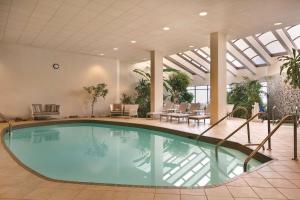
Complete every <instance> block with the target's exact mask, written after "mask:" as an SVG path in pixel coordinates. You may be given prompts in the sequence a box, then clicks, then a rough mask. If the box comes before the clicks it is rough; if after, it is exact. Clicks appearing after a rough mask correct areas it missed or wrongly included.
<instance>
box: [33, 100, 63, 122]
mask: <svg viewBox="0 0 300 200" xmlns="http://www.w3.org/2000/svg"><path fill="white" fill-rule="evenodd" d="M59 109H60V105H56V104H46V105H45V107H44V109H43V105H42V104H32V106H31V112H32V117H33V119H38V118H50V117H52V116H59V115H60V110H59Z"/></svg>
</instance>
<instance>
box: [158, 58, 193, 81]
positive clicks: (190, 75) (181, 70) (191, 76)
mask: <svg viewBox="0 0 300 200" xmlns="http://www.w3.org/2000/svg"><path fill="white" fill-rule="evenodd" d="M163 64H164V65H166V66H168V67H171V68H172V69H176V70H178V71H180V72H184V73H185V74H187V75H188V76H189V77H190V78H193V74H191V73H190V72H188V71H186V70H184V69H182V68H181V67H179V66H177V65H176V64H174V63H173V62H171V61H169V60H167V59H165V58H164V59H163Z"/></svg>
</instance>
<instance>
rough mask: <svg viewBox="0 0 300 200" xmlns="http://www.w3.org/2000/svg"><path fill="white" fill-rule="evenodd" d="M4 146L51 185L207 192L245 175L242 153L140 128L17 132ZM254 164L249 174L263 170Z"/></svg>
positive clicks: (47, 128)
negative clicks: (206, 188) (207, 188)
mask: <svg viewBox="0 0 300 200" xmlns="http://www.w3.org/2000/svg"><path fill="white" fill-rule="evenodd" d="M4 140H5V144H6V145H7V147H8V148H9V149H10V150H11V152H12V153H13V154H14V155H15V156H16V157H17V158H18V159H19V160H20V161H21V162H22V163H23V164H24V165H26V166H27V167H29V168H31V169H33V170H35V171H36V172H38V173H40V174H42V175H44V176H47V177H49V178H52V179H58V180H67V181H80V182H92V183H109V184H126V185H147V186H178V187H180V186H185V187H192V186H205V185H211V184H218V183H222V182H224V181H226V180H228V179H231V178H233V177H235V176H237V175H239V174H241V173H243V161H244V159H245V157H246V155H244V154H243V153H241V152H239V151H236V150H233V149H229V148H224V147H221V148H220V152H219V158H218V162H217V161H216V159H215V153H214V151H215V150H214V147H215V146H214V145H212V144H208V143H204V142H197V141H195V140H192V139H188V138H184V137H180V136H176V135H172V134H168V133H164V132H159V131H153V130H148V129H142V128H134V127H126V126H116V125H106V124H99V123H76V124H75V123H72V124H59V125H47V126H36V127H30V128H22V129H17V130H14V131H13V132H12V134H11V135H9V134H5V136H4ZM259 164H260V163H259V162H258V161H256V160H251V162H250V164H249V166H250V168H252V167H254V166H257V165H259Z"/></svg>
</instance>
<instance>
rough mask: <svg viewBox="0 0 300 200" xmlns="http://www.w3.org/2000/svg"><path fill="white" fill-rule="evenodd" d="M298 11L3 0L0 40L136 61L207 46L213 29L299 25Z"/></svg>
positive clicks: (237, 3) (207, 2) (218, 1)
mask: <svg viewBox="0 0 300 200" xmlns="http://www.w3.org/2000/svg"><path fill="white" fill-rule="evenodd" d="M299 10H300V3H299V0H0V40H1V41H2V42H7V43H17V44H23V45H31V46H35V47H42V48H50V49H57V50H64V51H71V52H77V53H84V54H91V55H98V54H100V53H104V54H105V56H106V57H109V58H118V59H121V60H127V61H133V60H142V59H144V58H146V57H148V54H149V53H148V51H149V50H158V51H161V52H163V53H164V54H165V55H169V54H173V53H176V52H183V51H185V50H188V49H189V47H188V46H189V45H194V46H196V47H203V46H207V45H208V44H209V33H210V32H215V31H222V32H226V33H227V34H228V37H229V39H234V38H240V37H245V36H248V35H251V34H254V33H259V32H264V31H268V30H272V29H278V28H279V27H278V26H276V27H275V26H274V25H273V24H274V23H275V22H282V23H283V25H282V26H283V27H286V26H288V25H294V24H299V22H300V15H299ZM201 11H207V12H208V15H207V16H205V17H200V16H199V15H198V13H199V12H201ZM164 26H168V27H170V28H171V30H170V31H163V30H162V27H164ZM131 40H136V41H137V42H136V43H135V44H131V43H130V41H131ZM114 47H118V48H119V50H118V51H114V50H113V48H114Z"/></svg>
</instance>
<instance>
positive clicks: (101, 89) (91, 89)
mask: <svg viewBox="0 0 300 200" xmlns="http://www.w3.org/2000/svg"><path fill="white" fill-rule="evenodd" d="M106 86H107V85H106V84H105V83H98V84H97V85H95V86H94V85H92V86H88V87H83V89H84V90H85V91H86V92H87V93H88V94H89V95H90V98H91V110H92V114H91V116H92V117H93V116H94V106H95V104H96V102H97V101H98V98H99V97H103V98H105V97H106V95H107V93H108V89H106Z"/></svg>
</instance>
